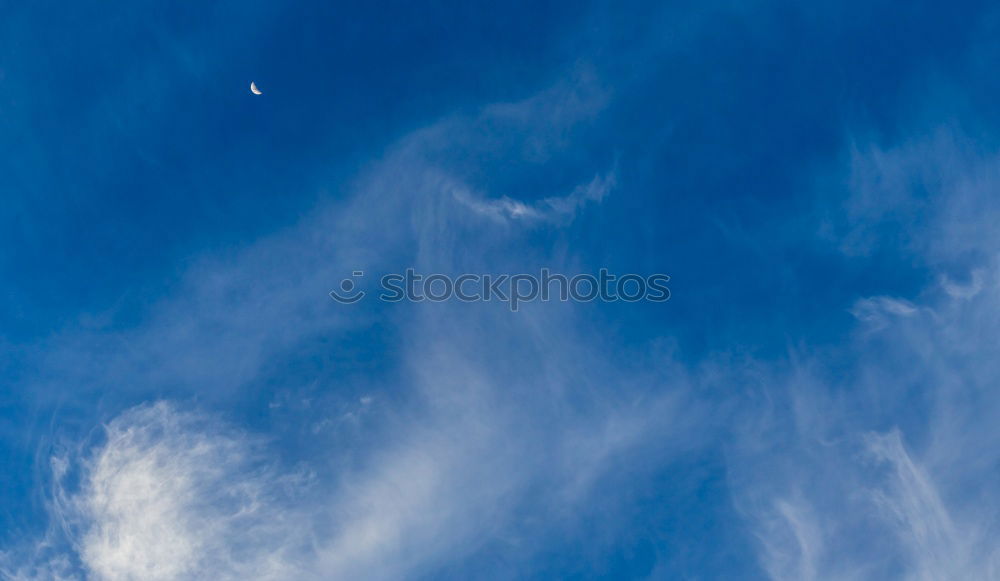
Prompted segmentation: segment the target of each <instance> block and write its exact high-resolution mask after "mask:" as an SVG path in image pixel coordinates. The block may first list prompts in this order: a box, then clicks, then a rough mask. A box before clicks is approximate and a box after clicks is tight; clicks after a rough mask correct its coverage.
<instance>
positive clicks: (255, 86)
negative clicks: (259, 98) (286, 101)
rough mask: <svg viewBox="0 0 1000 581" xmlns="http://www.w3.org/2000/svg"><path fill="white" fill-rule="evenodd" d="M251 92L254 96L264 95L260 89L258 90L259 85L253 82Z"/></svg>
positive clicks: (251, 82)
mask: <svg viewBox="0 0 1000 581" xmlns="http://www.w3.org/2000/svg"><path fill="white" fill-rule="evenodd" d="M250 92H251V93H253V94H254V95H263V94H264V93H263V92H261V90H260V89H258V88H257V83H254V82H253V81H250Z"/></svg>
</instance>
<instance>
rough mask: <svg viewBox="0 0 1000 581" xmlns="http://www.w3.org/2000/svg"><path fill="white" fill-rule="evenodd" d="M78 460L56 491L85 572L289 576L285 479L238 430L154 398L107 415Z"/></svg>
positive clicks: (295, 550)
mask: <svg viewBox="0 0 1000 581" xmlns="http://www.w3.org/2000/svg"><path fill="white" fill-rule="evenodd" d="M105 432H106V434H105V436H106V442H105V443H104V444H103V445H101V446H100V447H99V448H97V450H96V451H95V453H94V454H93V456H91V457H89V458H86V459H85V460H83V462H84V465H83V478H82V482H81V484H80V487H79V490H76V491H72V492H70V491H62V492H61V493H60V495H59V501H58V503H57V505H56V506H57V507H58V511H59V514H58V516H59V517H60V519H61V520H63V521H64V522H67V523H70V527H69V529H70V530H71V531H72V535H73V537H74V538H73V540H74V544H75V546H76V547H77V551H78V554H79V558H80V560H81V562H82V563H83V566H84V568H85V570H86V571H87V573H88V575H87V576H88V578H92V579H107V580H136V581H138V580H150V581H154V580H155V581H159V580H164V581H166V580H174V579H195V578H197V579H220V580H222V579H249V578H253V579H290V578H294V577H296V576H300V575H301V571H300V570H298V569H297V568H296V566H295V565H294V564H293V560H294V559H296V558H301V552H302V551H303V550H304V546H305V545H304V541H305V540H306V539H305V538H304V537H303V533H304V532H305V531H303V530H301V525H302V524H303V523H302V522H300V521H297V520H296V513H297V511H296V510H295V508H294V506H292V505H290V504H289V500H290V499H289V498H288V492H289V491H288V489H289V488H291V489H294V488H295V487H297V486H299V485H300V484H299V482H298V481H297V480H296V479H294V478H292V477H288V476H285V477H282V476H279V475H278V474H277V473H276V472H275V470H274V468H272V467H270V466H268V465H267V464H266V463H262V462H261V460H260V459H259V458H257V457H256V456H257V455H258V454H259V451H257V450H255V449H254V443H253V442H251V441H249V440H248V439H247V437H246V436H245V435H243V434H240V433H238V432H235V431H233V430H231V429H228V428H225V427H224V426H220V424H219V423H218V422H217V421H216V420H214V419H213V418H207V417H199V416H197V415H194V414H192V413H185V412H179V411H177V410H176V409H175V408H174V407H173V406H172V405H170V404H167V403H165V402H159V403H156V404H153V405H148V406H140V407H138V408H135V409H132V410H130V411H128V412H126V413H124V414H122V415H121V416H120V417H118V418H116V419H115V420H114V421H112V422H111V423H110V424H108V425H107V427H106V430H105Z"/></svg>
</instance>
